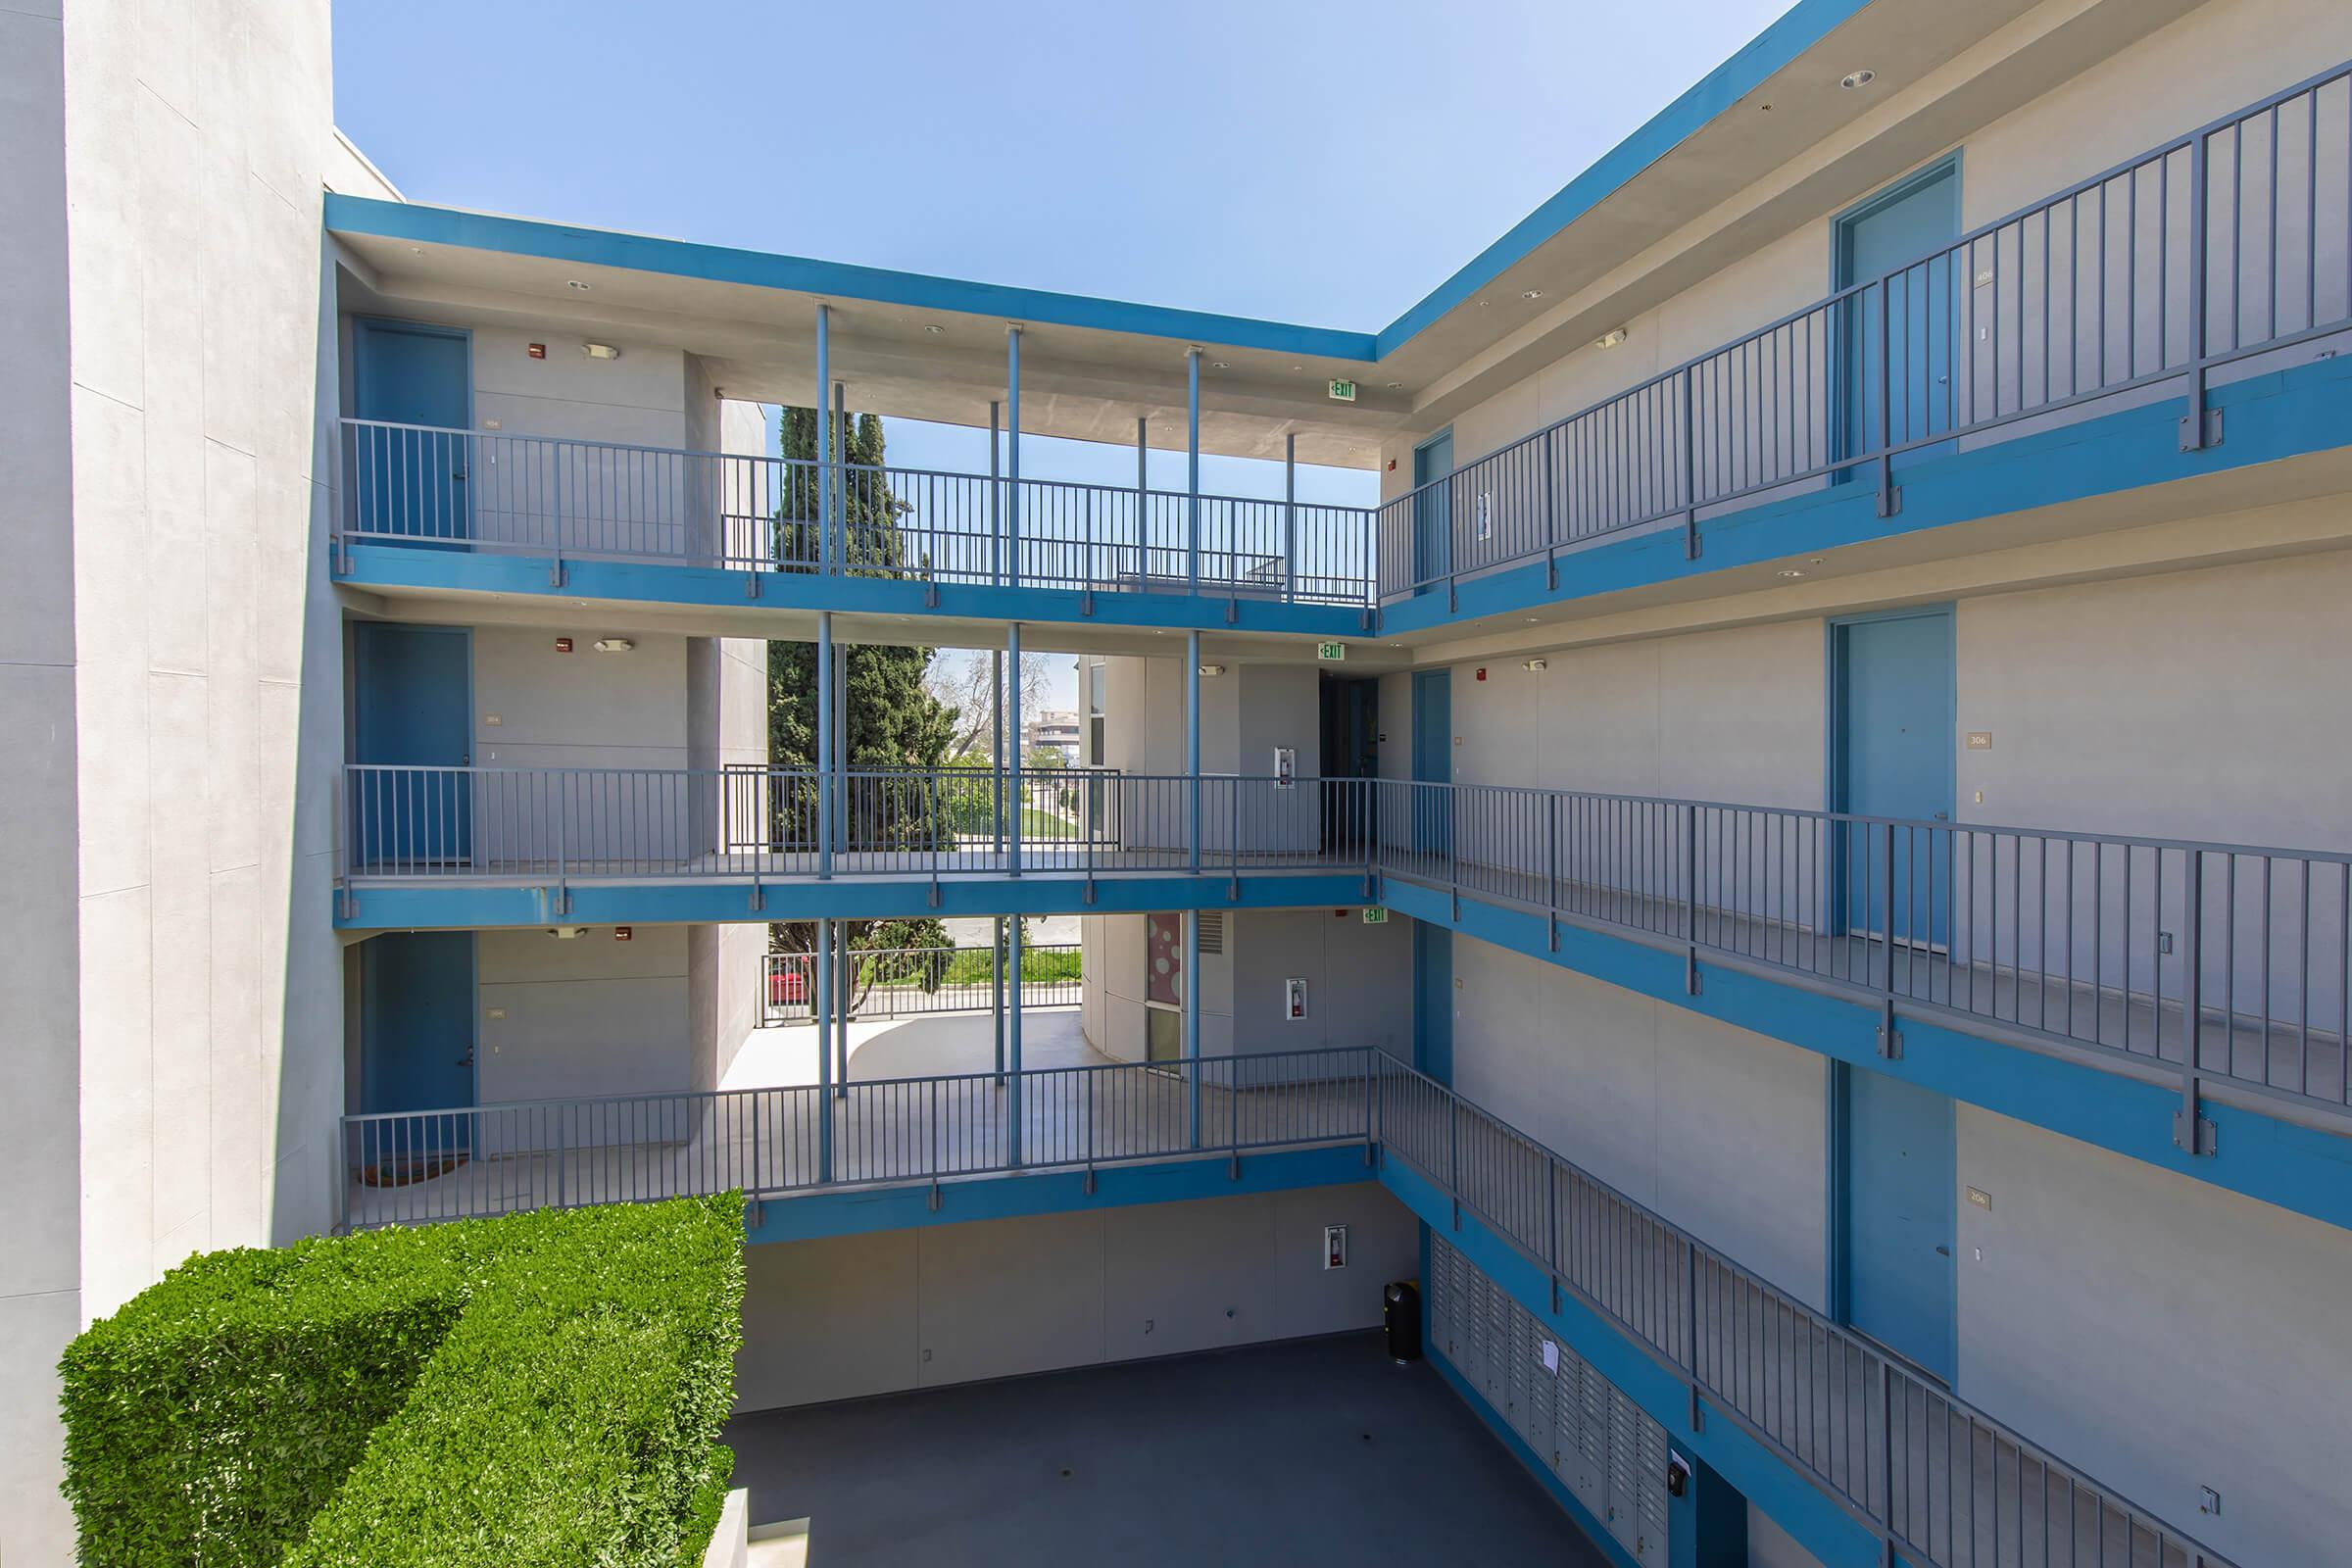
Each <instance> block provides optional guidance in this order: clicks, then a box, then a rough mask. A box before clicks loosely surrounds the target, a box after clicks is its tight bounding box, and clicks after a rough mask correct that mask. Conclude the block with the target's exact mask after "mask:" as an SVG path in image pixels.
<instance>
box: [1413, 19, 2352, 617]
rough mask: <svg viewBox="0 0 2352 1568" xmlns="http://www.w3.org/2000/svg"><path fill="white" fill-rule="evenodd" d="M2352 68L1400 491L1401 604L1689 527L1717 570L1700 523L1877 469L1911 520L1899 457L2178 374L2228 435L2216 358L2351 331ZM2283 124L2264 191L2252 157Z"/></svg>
mask: <svg viewBox="0 0 2352 1568" xmlns="http://www.w3.org/2000/svg"><path fill="white" fill-rule="evenodd" d="M2348 74H2352V64H2346V65H2338V66H2335V67H2333V68H2331V69H2329V70H2327V71H2326V72H2323V73H2319V74H2318V75H2315V76H2312V77H2309V78H2308V79H2306V80H2304V81H2301V82H2298V83H2297V84H2295V85H2294V86H2291V87H2288V88H2285V89H2283V90H2282V91H2279V92H2277V93H2274V94H2272V95H2271V96H2269V97H2267V98H2264V99H2261V100H2259V101H2257V102H2255V103H2253V104H2250V105H2248V106H2246V107H2245V108H2243V109H2239V110H2235V111H2233V112H2231V113H2229V114H2228V115H2225V116H2222V117H2221V118H2219V119H2217V120H2214V121H2211V122H2208V123H2206V124H2204V125H2201V126H2199V127H2197V128H2196V129H2193V130H2190V131H2186V132H2184V133H2182V134H2181V135H2179V136H2176V137H2174V138H2172V139H2171V140H2170V141H2167V142H2165V143H2163V144H2162V145H2160V146H2158V147H2155V148H2152V149H2150V150H2148V151H2147V152H2144V153H2141V154H2139V155H2137V156H2135V157H2133V158H2130V159H2127V160H2125V161H2124V162H2122V163H2120V164H2117V165H2115V166H2113V167H2112V168H2109V169H2107V170H2104V171H2102V172H2098V173H2095V174H2092V175H2090V176H2089V177H2087V178H2085V179H2082V180H2078V181H2076V182H2075V183H2074V184H2072V185H2069V186H2067V187H2065V188H2064V189H2062V190H2059V191H2057V192H2055V193H2053V194H2051V195H2049V196H2045V197H2043V198H2041V199H2039V200H2037V201H2035V202H2033V203H2031V204H2029V205H2028V206H2025V207H2022V208H2020V209H2018V210H2017V211H2015V212H2012V213H2009V214H2007V215H2005V216H2003V217H2001V218H1998V219H1995V220H1993V221H1990V222H1988V223H1984V224H1981V225H1979V226H1978V227H1976V228H1974V229H1972V230H1970V231H1969V232H1967V233H1965V234H1963V235H1961V236H1959V237H1958V238H1956V239H1954V240H1952V241H1951V242H1950V243H1949V244H1946V245H1943V246H1940V247H1938V248H1937V249H1936V250H1934V251H1931V252H1929V253H1928V254H1927V255H1924V256H1921V257H1919V258H1917V259H1915V260H1912V261H1910V262H1907V263H1906V264H1904V265H1903V266H1900V267H1896V268H1893V269H1891V270H1887V271H1886V272H1884V273H1881V274H1879V275H1877V276H1875V277H1870V278H1865V279H1862V280H1859V281H1857V282H1855V283H1853V284H1851V285H1849V286H1847V287H1844V288H1840V289H1838V290H1835V291H1833V292H1831V293H1829V294H1827V295H1825V296H1823V297H1822V298H1820V299H1818V300H1816V301H1814V302H1813V303H1812V304H1810V305H1807V306H1805V307H1803V308H1802V309H1799V310H1796V311H1793V312H1790V313H1789V314H1788V315H1786V316H1783V317H1781V318H1779V319H1776V320H1773V321H1770V322H1767V323H1766V324H1764V325H1762V326H1758V327H1755V328H1753V329H1751V330H1749V331H1747V332H1744V333H1742V334H1740V336H1738V337H1735V338H1732V339H1730V340H1728V341H1726V342H1724V343H1721V344H1718V345H1716V346H1714V347H1712V348H1708V349H1705V350H1703V351H1701V352H1700V353H1699V354H1697V355H1695V356H1693V357H1692V358H1691V359H1688V360H1685V361H1684V362H1682V363H1681V364H1679V365H1676V366H1673V367H1671V368H1667V369H1665V370H1662V371H1660V372H1658V373H1656V374H1654V375H1651V376H1649V377H1647V378H1646V379H1644V380H1642V381H1640V382H1638V383H1636V384H1634V385H1633V386H1630V387H1628V388H1626V389H1625V390H1623V391H1619V392H1614V393H1611V394H1609V395H1608V396H1606V397H1603V398H1601V399H1599V400H1598V401H1597V402H1594V403H1593V404H1591V405H1589V406H1587V407H1586V408H1584V409H1581V410H1579V411H1578V412H1576V413H1574V414H1571V415H1569V416H1567V417H1564V418H1562V419H1559V420H1556V421H1554V422H1553V423H1551V424H1548V425H1545V426H1544V427H1543V428H1542V429H1539V430H1535V431H1532V432H1530V433H1529V434H1527V435H1524V436H1520V437H1517V438H1515V439H1514V440H1512V441H1509V442H1507V443H1505V444H1504V445H1502V446H1501V447H1498V448H1496V449H1495V450H1494V451H1491V452H1488V453H1486V454H1485V455H1483V456H1480V457H1477V458H1473V459H1471V460H1469V461H1468V462H1466V463H1462V464H1459V465H1457V466H1455V467H1454V468H1453V469H1452V470H1451V471H1449V472H1447V473H1445V474H1441V475H1438V476H1436V477H1434V478H1432V479H1430V480H1428V481H1426V482H1424V483H1422V484H1420V485H1418V486H1416V487H1415V488H1413V489H1411V490H1408V491H1406V492H1404V493H1403V494H1401V495H1398V496H1396V497H1393V498H1391V499H1390V500H1388V501H1386V502H1384V503H1382V505H1381V507H1380V569H1379V589H1378V594H1379V597H1380V598H1381V599H1383V600H1387V599H1391V598H1395V597H1397V596H1398V595H1403V594H1411V593H1425V592H1428V591H1430V590H1432V589H1434V588H1436V587H1438V586H1440V585H1445V586H1446V588H1447V589H1448V591H1449V592H1450V590H1451V589H1452V588H1453V587H1454V586H1455V585H1457V584H1458V582H1459V580H1460V579H1461V578H1462V577H1464V576H1466V575H1471V574H1475V573H1478V572H1482V571H1486V570H1490V569H1493V568H1495V567H1498V566H1503V565H1508V564H1515V563H1521V562H1528V561H1533V560H1537V559H1542V558H1546V557H1551V558H1555V564H1556V556H1557V553H1558V552H1560V551H1562V550H1565V549H1572V548H1575V547H1578V546H1582V545H1585V544H1587V543H1590V542H1592V541H1593V540H1596V539H1600V538H1605V537H1609V536H1612V535H1616V534H1620V533H1624V532H1627V531H1630V530H1633V529H1637V528H1642V527H1648V526H1653V525H1658V524H1663V523H1666V522H1668V521H1674V520H1679V521H1680V522H1681V523H1682V524H1683V526H1684V527H1685V529H1686V531H1687V539H1686V549H1687V553H1688V554H1689V555H1691V556H1692V557H1696V556H1697V555H1698V554H1699V535H1698V523H1699V521H1700V520H1701V517H1702V515H1713V514H1715V513H1717V512H1722V511H1730V510H1736V509H1737V508H1739V507H1740V506H1742V505H1744V504H1749V503H1753V502H1756V501H1761V500H1766V499H1770V498H1772V497H1774V496H1778V495H1787V494H1790V493H1793V492H1794V491H1796V490H1798V489H1803V488H1813V487H1817V486H1818V485H1820V484H1822V483H1826V482H1835V481H1838V480H1840V479H1845V478H1853V477H1860V476H1861V475H1860V474H1859V473H1858V472H1857V470H1861V469H1869V468H1875V473H1873V474H1871V475H1870V477H1871V478H1872V480H1873V482H1875V484H1876V486H1877V489H1878V498H1879V513H1880V515H1882V516H1887V515H1892V514H1893V513H1895V512H1897V511H1899V510H1900V506H1901V499H1900V491H1899V489H1898V488H1897V487H1896V485H1895V483H1894V469H1895V463H1894V460H1895V459H1897V458H1900V457H1903V456H1905V455H1907V454H1911V453H1916V452H1919V451H1921V450H1923V449H1925V448H1929V447H1938V446H1944V445H1947V444H1948V443H1950V442H1952V441H1954V440H1955V439H1957V438H1959V437H1962V436H1966V435H1969V434H1972V433H1983V432H1986V431H1990V430H1993V429H1996V428H1999V427H2002V426H2006V425H2011V424H2015V423H2017V422H2018V421H2020V420H2025V419H2031V418H2037V417H2045V416H2050V415H2053V414H2056V413H2059V412H2061V411H2064V410H2067V409H2071V408H2075V407H2078V406H2081V405H2083V404H2086V403H2090V402H2093V401H2097V400H2102V399H2107V398H2111V397H2114V396H2116V395H2117V394H2120V393H2125V392H2129V391H2131V390H2133V389H2135V388H2139V387H2143V386H2148V385H2151V384H2155V383H2158V382H2164V381H2172V380H2179V381H2181V382H2182V383H2183V386H2184V390H2185V391H2186V393H2187V401H2188V408H2189V414H2188V415H2187V417H2184V418H2183V420H2182V431H2181V445H2182V447H2183V448H2184V449H2188V448H2195V447H2202V446H2204V445H2206V444H2207V443H2208V440H2209V439H2210V436H2209V432H2208V431H2207V429H2206V417H2207V416H2206V409H2205V393H2206V387H2207V383H2208V379H2209V377H2210V375H2211V374H2212V372H2213V371H2214V370H2215V369H2216V368H2220V367H2223V366H2227V365H2229V364H2232V363H2234V362H2236V361H2239V360H2242V359H2245V358H2247V357H2248V356H2250V355H2254V354H2259V353H2267V352H2270V351H2273V350H2277V349H2280V348H2284V347H2287V346H2290V345H2292V344H2295V343H2298V342H2302V341H2306V340H2309V339H2312V338H2315V337H2318V336H2320V335H2322V334H2325V333H2329V332H2333V331H2337V330H2340V329H2342V328H2343V327H2345V326H2347V325H2352V292H2348V293H2347V296H2346V297H2345V299H2344V301H2343V303H2342V305H2341V306H2340V308H2334V309H2333V312H2332V314H2327V315H2323V314H2322V312H2323V307H2324V306H2325V307H2335V306H2336V298H2335V296H2336V293H2337V291H2336V290H2335V289H2333V288H2332V287H2329V288H2327V289H2326V290H2325V291H2323V288H2322V285H2321V284H2320V281H2319V279H2320V274H2321V270H2322V266H2323V260H2324V258H2327V251H2326V249H2325V248H2324V247H2323V245H2322V237H2323V233H2326V235H2327V238H2328V239H2329V240H2330V241H2332V242H2333V243H2336V244H2339V245H2340V244H2347V243H2352V213H2338V212H2336V211H2335V209H2336V208H2338V207H2342V206H2345V205H2346V204H2345V203H2344V202H2343V201H2342V199H2341V197H2340V193H2339V192H2338V191H2336V190H2334V189H2329V188H2323V187H2322V186H2321V184H2320V183H2319V182H2318V181H2317V180H2316V177H2315V176H2314V173H2313V172H2314V171H2316V170H2317V169H2318V168H2319V167H2321V165H2322V164H2324V163H2330V164H2331V163H2336V162H2341V161H2342V160H2343V159H2344V158H2345V157H2347V156H2352V129H2347V128H2345V127H2342V126H2331V127H2330V129H2329V132H2328V135H2327V139H2326V140H2325V141H2323V140H2322V138H2321V134H2320V125H2321V123H2322V122H2323V121H2324V120H2326V119H2328V118H2329V117H2327V116H2324V115H2322V114H2321V113H2320V112H2319V111H2318V108H2317V104H2318V99H2319V95H2320V93H2322V92H2323V91H2324V90H2325V89H2327V88H2328V87H2331V86H2333V85H2335V84H2336V83H2338V82H2340V81H2343V80H2344V79H2345V78H2346V77H2347V75H2348ZM2282 126H2284V127H2285V130H2286V134H2287V136H2288V137H2289V138H2290V140H2289V143H2288V146H2289V149H2290V151H2291V150H2293V143H2294V141H2295V140H2299V141H2300V142H2301V143H2302V147H2301V149H2300V151H2299V152H2296V154H2295V156H2294V157H2293V158H2291V159H2282V158H2280V157H2279V156H2278V148H2279V140H2278V137H2279V134H2280V131H2281V128H2282ZM2266 133H2267V135H2268V137H2269V145H2270V147H2271V150H2272V151H2271V154H2270V155H2269V156H2267V158H2265V159H2264V160H2263V161H2262V167H2261V170H2260V175H2261V179H2262V181H2263V183H2264V184H2267V190H2266V189H2263V188H2261V186H2258V185H2257V184H2256V183H2255V176H2254V173H2252V172H2249V170H2248V168H2247V162H2248V161H2247V160H2246V159H2245V158H2244V156H2243V152H2242V149H2243V144H2244V143H2245V142H2246V141H2247V140H2248V139H2249V138H2259V137H2262V136H2264V135H2265V134H2266ZM2339 136H2340V137H2341V140H2340V142H2339ZM2334 183H2335V184H2338V185H2340V183H2341V182H2340V181H2337V182H2334ZM2177 185H2178V186H2180V193H2179V194H2178V195H2176V193H2175V187H2176V186H2177ZM2143 204H2144V206H2145V208H2146V209H2147V213H2146V216H2145V218H2144V219H2143V213H2142V209H2143ZM2111 207H2112V208H2113V209H2114V213H2115V215H2116V217H2117V218H2118V219H2120V220H2121V221H2122V228H2121V231H2120V233H2118V232H2113V231H2114V230H2115V229H2116V227H2117V222H2116V221H2113V220H2111V216H2110V208H2111ZM2338 219H2340V220H2341V225H2340V226H2338V225H2337V224H2335V223H2334V222H2331V220H2338ZM2150 229H2152V234H2150V233H2149V232H2148V230H2150ZM2111 233H2112V237H2111ZM2296 236H2300V237H2299V239H2298V238H2296ZM2290 242H2291V245H2292V249H2291V250H2289V251H2287V252H2285V253H2283V254H2282V251H2281V247H2282V246H2287V245H2289V244H2290ZM2209 256H2210V257H2212V258H2214V259H2215V263H2216V265H2214V266H2210V267H2209V266H2208V257H2209ZM2175 268H2179V269H2180V277H2181V278H2182V280H2183V281H2184V283H2185V285H2186V286H2184V287H2181V288H2179V289H2175V288H2174V287H2173V286H2172V284H2171V282H2170V278H2171V275H2172V272H2173V269H2175ZM2036 274H2037V275H2036ZM2209 276H2210V277H2213V278H2217V279H2220V280H2222V282H2223V283H2224V284H2225V292H2223V293H2222V296H2221V297H2220V298H2218V299H2209V298H2208V294H2209V293H2210V292H2212V291H2211V290H2209V289H2208V287H2207V286H2206V280H2207V278H2208V277H2209ZM2290 289H2291V291H2292V292H2291V293H2290ZM2297 295H2299V296H2300V297H2295V296H2297ZM2086 317H2087V318H2092V319H2091V320H2090V321H2089V323H2088V324H2087V325H2086V324H2085V318H2086ZM1890 322H1891V323H1893V324H1894V325H1895V326H1896V327H1898V328H1899V330H1893V331H1890V330H1889V323H1890ZM2062 362H2063V363H2062Z"/></svg>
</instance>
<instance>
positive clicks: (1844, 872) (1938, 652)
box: [1830, 606, 1954, 978]
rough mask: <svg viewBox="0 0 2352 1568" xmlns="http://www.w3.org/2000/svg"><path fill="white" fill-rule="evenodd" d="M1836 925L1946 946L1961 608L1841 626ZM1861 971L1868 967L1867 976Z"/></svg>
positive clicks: (1835, 708)
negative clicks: (1956, 637)
mask: <svg viewBox="0 0 2352 1568" xmlns="http://www.w3.org/2000/svg"><path fill="white" fill-rule="evenodd" d="M1830 635H1831V637H1832V639H1833V641H1832V645H1831V669H1832V680H1833V683H1834V686H1833V690H1832V692H1831V711H1832V712H1833V714H1834V715H1835V718H1836V725H1837V727H1836V730H1835V732H1834V745H1835V756H1834V759H1833V761H1834V767H1835V773H1834V776H1833V779H1832V785H1833V788H1832V792H1831V793H1832V799H1831V803H1830V804H1831V807H1832V809H1835V810H1839V811H1847V812H1852V813H1854V814H1856V815H1860V816H1873V817H1896V818H1903V819H1905V820H1904V821H1903V822H1900V823H1895V824H1888V823H1884V822H1867V823H1852V824H1848V825H1846V826H1844V827H1843V828H1841V829H1840V830H1839V831H1838V834H1837V842H1836V843H1835V845H1834V849H1835V850H1836V858H1837V861H1838V867H1837V871H1836V873H1835V874H1836V886H1837V890H1838V910H1837V913H1836V916H1835V919H1836V921H1837V928H1838V929H1840V930H1845V931H1851V932H1860V933H1865V934H1869V935H1873V936H1877V937H1880V938H1891V939H1892V941H1893V942H1895V943H1907V944H1911V945H1913V946H1920V945H1926V946H1930V947H1941V946H1943V945H1944V944H1945V942H1946V940H1947V936H1948V929H1949V921H1950V910H1951V903H1952V885H1951V867H1952V835H1951V830H1950V829H1949V828H1948V827H1943V826H1939V825H1938V824H1940V823H1947V822H1949V821H1950V820H1951V815H1952V790H1953V762H1952V725H1953V719H1954V715H1953V711H1952V703H1953V671H1952V612H1951V609H1950V607H1949V606H1938V607H1935V608H1931V609H1927V610H1922V611H1918V612H1907V613H1901V614H1897V615H1885V616H1871V617H1867V618H1864V619H1859V620H1851V621H1843V622H1838V623H1837V624H1834V625H1833V626H1832V627H1831V632H1830ZM1857 978H1860V976H1859V975H1857Z"/></svg>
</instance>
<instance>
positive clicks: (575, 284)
mask: <svg viewBox="0 0 2352 1568" xmlns="http://www.w3.org/2000/svg"><path fill="white" fill-rule="evenodd" d="M564 287H565V288H576V289H578V290H579V291H580V292H581V293H583V294H585V293H587V292H588V285H587V284H585V283H583V282H581V281H580V280H579V279H578V278H576V277H567V278H565V279H564Z"/></svg>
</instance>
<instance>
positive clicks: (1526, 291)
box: [1519, 288, 1544, 300]
mask: <svg viewBox="0 0 2352 1568" xmlns="http://www.w3.org/2000/svg"><path fill="white" fill-rule="evenodd" d="M1519 297H1520V298H1521V299H1523V300H1540V299H1542V298H1543V297H1544V291H1543V290H1542V289H1540V288H1523V289H1521V290H1520V291H1519Z"/></svg>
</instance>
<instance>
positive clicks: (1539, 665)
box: [1524, 659, 1551, 670]
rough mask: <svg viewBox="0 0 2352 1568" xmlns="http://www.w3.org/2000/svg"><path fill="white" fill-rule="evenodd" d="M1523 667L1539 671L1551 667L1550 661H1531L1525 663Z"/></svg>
mask: <svg viewBox="0 0 2352 1568" xmlns="http://www.w3.org/2000/svg"><path fill="white" fill-rule="evenodd" d="M1524 667H1526V668H1528V669H1539V670H1541V669H1549V668H1550V667H1551V661H1550V660H1548V659H1531V660H1529V661H1528V662H1527V663H1526V665H1525V666H1524Z"/></svg>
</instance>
